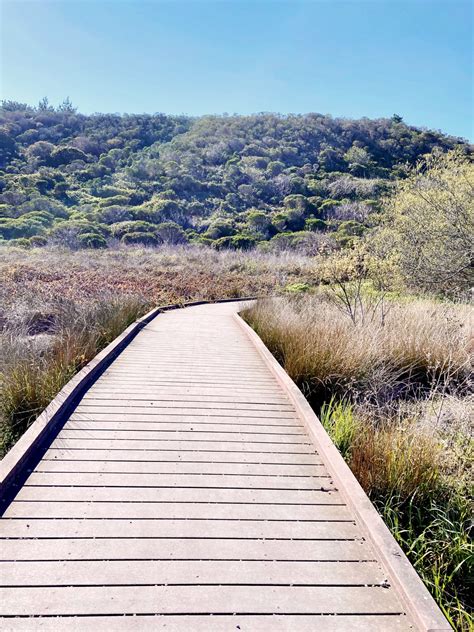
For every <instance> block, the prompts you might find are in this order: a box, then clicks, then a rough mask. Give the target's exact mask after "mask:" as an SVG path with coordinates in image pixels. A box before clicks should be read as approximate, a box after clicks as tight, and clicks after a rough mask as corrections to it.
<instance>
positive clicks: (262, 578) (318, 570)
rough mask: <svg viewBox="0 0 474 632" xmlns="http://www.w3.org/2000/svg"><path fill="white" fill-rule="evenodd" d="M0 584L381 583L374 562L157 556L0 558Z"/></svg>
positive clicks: (383, 578) (382, 577) (383, 575)
mask: <svg viewBox="0 0 474 632" xmlns="http://www.w3.org/2000/svg"><path fill="white" fill-rule="evenodd" d="M1 568H2V572H1V573H0V585H2V586H80V585H88V584H91V583H92V582H93V583H94V584H98V585H102V584H107V585H109V586H113V585H117V584H122V585H124V584H125V585H127V584H128V585H133V584H136V585H138V584H151V585H153V584H165V583H168V584H173V583H174V584H189V585H193V584H209V583H214V584H230V583H239V584H255V585H259V584H301V585H305V584H306V585H308V584H309V585H315V584H318V585H334V584H336V585H344V584H348V585H366V584H383V583H384V582H385V581H386V577H385V574H384V572H383V570H382V569H381V568H380V566H379V565H378V564H377V563H376V562H364V563H359V562H344V563H340V564H334V563H333V562H310V563H309V562H253V561H249V562H246V563H245V564H243V563H242V562H228V561H218V560H217V561H216V560H214V561H212V562H202V561H192V560H186V561H185V562H183V561H179V560H172V561H162V562H160V563H159V564H158V563H156V562H153V561H149V560H137V561H133V562H131V561H126V562H124V561H121V560H114V561H111V562H103V561H87V562H84V561H82V562H71V561H66V562H28V563H21V564H17V563H15V562H2V566H1Z"/></svg>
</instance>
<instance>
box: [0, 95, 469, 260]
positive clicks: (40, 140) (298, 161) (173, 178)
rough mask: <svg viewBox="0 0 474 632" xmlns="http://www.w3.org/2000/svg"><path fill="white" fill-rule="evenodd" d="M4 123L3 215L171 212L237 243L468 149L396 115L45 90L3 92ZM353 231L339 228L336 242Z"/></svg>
mask: <svg viewBox="0 0 474 632" xmlns="http://www.w3.org/2000/svg"><path fill="white" fill-rule="evenodd" d="M0 130H1V132H0V205H4V204H5V205H6V206H7V209H6V213H5V214H4V215H3V217H9V218H10V219H12V220H17V219H18V218H19V216H20V215H24V214H25V213H28V212H32V211H43V210H44V211H47V212H50V213H52V215H53V217H54V218H59V217H61V218H62V219H67V218H68V217H69V216H71V218H73V219H75V220H78V219H79V218H82V220H84V221H86V220H88V221H90V222H91V223H94V224H100V225H111V226H113V225H115V224H118V223H122V222H125V221H127V222H146V223H148V224H151V225H152V226H153V227H152V228H150V227H147V228H143V227H141V228H140V227H137V228H133V227H131V229H130V230H131V232H150V233H154V234H157V233H156V229H157V226H158V225H160V224H163V223H168V222H173V223H175V224H177V225H178V226H179V227H180V228H181V229H183V230H187V229H190V228H192V229H193V230H194V231H195V236H194V237H193V240H194V241H200V242H204V241H206V242H209V240H211V241H219V244H218V247H224V244H227V246H228V247H230V248H234V247H239V248H240V247H242V245H243V244H248V239H249V238H250V237H247V235H249V236H250V235H251V236H252V240H253V243H256V242H258V241H262V240H270V239H271V238H272V237H273V236H274V235H275V234H277V233H284V232H299V231H303V230H304V229H305V228H306V229H309V230H311V231H315V230H320V229H321V228H322V227H321V226H319V227H318V225H317V224H316V223H312V224H311V223H310V224H308V225H306V220H308V218H312V217H315V218H319V219H325V220H328V221H331V220H333V219H343V220H348V219H359V218H358V217H352V216H341V217H339V216H338V212H339V211H338V207H339V206H341V205H342V206H344V205H346V207H347V202H348V201H351V200H352V201H357V202H361V203H362V202H364V201H366V200H367V201H369V200H370V203H371V204H373V209H374V211H375V212H378V211H379V206H380V198H381V196H382V195H383V194H384V192H385V189H386V188H387V186H386V185H387V184H388V183H389V182H390V180H393V179H394V178H397V177H404V174H405V167H404V165H406V164H409V165H414V164H415V163H416V161H417V159H419V158H420V157H421V156H423V155H424V154H429V153H430V152H431V151H433V149H436V150H442V151H445V150H449V149H451V148H453V147H455V146H457V145H461V146H462V147H464V149H465V151H469V148H467V147H466V146H465V145H462V143H461V141H460V140H459V139H455V138H452V137H447V136H444V135H442V134H441V133H439V132H427V131H422V130H419V129H416V128H414V127H410V126H408V125H406V124H405V123H404V122H403V121H400V120H398V118H397V119H396V120H395V119H393V118H391V119H376V120H369V119H362V120H360V121H348V120H344V119H333V118H331V117H329V116H323V115H321V114H308V115H304V116H302V115H298V116H295V115H289V116H280V115H274V114H260V115H254V116H232V117H228V116H225V117H219V116H205V117H200V118H188V117H184V116H176V117H174V116H165V115H162V114H156V115H153V116H149V115H123V116H119V115H111V114H95V115H91V116H84V115H82V114H80V113H78V112H77V111H76V109H75V108H74V107H73V106H72V104H71V103H70V101H69V100H67V99H66V100H65V101H64V102H63V103H62V104H60V105H59V106H58V107H54V106H52V105H51V104H50V103H49V102H48V100H47V99H42V100H41V101H40V103H39V104H38V106H37V107H36V108H35V107H29V106H27V105H25V104H22V103H16V102H12V101H4V102H2V105H1V106H0ZM384 187H385V189H384ZM28 205H29V206H28ZM341 212H342V211H341ZM365 214H367V211H365ZM32 219H34V218H32ZM89 232H92V233H97V234H99V233H100V231H99V232H98V231H97V230H92V231H89ZM168 233H169V235H168V237H167V238H166V239H167V240H170V241H171V242H173V241H176V240H178V242H182V241H183V237H182V235H181V234H180V233H178V232H177V231H176V230H175V233H174V236H171V232H170V231H168ZM2 234H3V235H4V238H5V239H18V238H21V237H30V236H33V235H34V234H37V235H43V234H45V235H46V237H48V238H49V237H51V238H52V239H54V240H55V241H58V239H59V234H58V233H57V232H54V225H53V223H51V222H50V223H48V224H46V223H45V222H37V223H30V224H29V225H28V226H26V225H25V224H24V223H23V224H21V225H17V224H12V225H10V226H9V228H8V229H6V228H4V230H3V233H2ZM238 234H244V235H245V236H246V240H247V241H245V240H243V239H242V238H240V237H238ZM68 235H69V236H68V238H67V239H66V242H65V243H70V242H71V240H70V238H69V237H70V234H68ZM198 236H199V237H198ZM233 236H235V237H236V239H234V240H232V239H228V240H226V241H224V238H227V237H233ZM122 237H123V235H122V234H120V235H118V238H122ZM237 237H238V238H237ZM352 237H353V235H346V237H341V239H340V240H339V246H341V245H344V244H346V245H350V243H351V240H352ZM158 239H159V237H158ZM220 240H222V241H220ZM239 244H240V245H239ZM245 247H247V245H245Z"/></svg>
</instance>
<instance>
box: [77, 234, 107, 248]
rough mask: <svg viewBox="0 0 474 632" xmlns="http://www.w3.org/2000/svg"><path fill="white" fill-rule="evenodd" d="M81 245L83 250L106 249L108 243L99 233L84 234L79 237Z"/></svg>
mask: <svg viewBox="0 0 474 632" xmlns="http://www.w3.org/2000/svg"><path fill="white" fill-rule="evenodd" d="M77 239H78V241H79V244H80V245H81V247H82V248H106V247H107V242H106V241H105V239H104V238H103V237H102V235H98V234H97V233H83V234H82V235H79V236H78V238H77Z"/></svg>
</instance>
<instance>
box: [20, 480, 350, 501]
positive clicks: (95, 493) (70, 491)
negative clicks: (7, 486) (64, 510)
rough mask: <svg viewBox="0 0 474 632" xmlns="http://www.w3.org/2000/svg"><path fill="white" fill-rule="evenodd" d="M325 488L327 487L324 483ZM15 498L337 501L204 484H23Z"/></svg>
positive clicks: (330, 494) (325, 495) (317, 494)
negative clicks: (112, 485)
mask: <svg viewBox="0 0 474 632" xmlns="http://www.w3.org/2000/svg"><path fill="white" fill-rule="evenodd" d="M328 489H330V487H329V485H328ZM16 498H17V500H42V501H43V500H62V501H65V502H68V501H71V500H73V501H89V502H92V501H105V500H106V501H109V502H110V501H115V502H129V501H134V502H158V501H160V502H163V501H164V502H178V501H181V502H230V503H239V502H244V503H279V502H280V503H292V504H303V503H318V504H325V505H331V504H335V503H341V502H342V501H341V499H340V496H339V495H338V493H337V492H335V491H321V490H318V491H313V490H309V489H304V490H288V489H256V488H252V489H244V488H238V486H236V488H220V487H216V488H213V489H212V488H206V487H198V486H197V485H196V486H195V487H188V488H179V487H163V488H159V487H151V488H146V487H123V488H122V487H54V486H52V487H50V486H45V487H29V486H28V485H24V486H23V487H22V488H21V489H20V491H19V492H18V495H17V496H16Z"/></svg>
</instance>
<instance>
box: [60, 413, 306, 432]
mask: <svg viewBox="0 0 474 632" xmlns="http://www.w3.org/2000/svg"><path fill="white" fill-rule="evenodd" d="M111 428H113V429H115V430H150V429H151V430H159V431H161V432H163V431H168V432H190V431H194V432H222V433H232V432H233V433H244V434H251V433H258V434H260V433H263V434H271V435H291V436H307V435H306V433H305V432H304V428H303V427H302V426H298V425H297V424H294V423H286V422H285V421H284V422H283V423H278V424H271V425H268V424H266V425H265V424H254V423H243V424H234V423H232V422H229V421H227V422H221V423H213V422H212V421H196V420H195V421H191V422H189V421H188V422H186V421H184V422H183V421H181V422H180V421H154V420H153V419H151V420H148V421H143V420H134V421H115V420H113V419H108V420H102V421H95V420H91V419H81V418H77V417H74V418H70V419H69V421H68V422H67V423H66V424H65V425H64V429H65V430H73V429H75V430H110V429H111Z"/></svg>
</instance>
